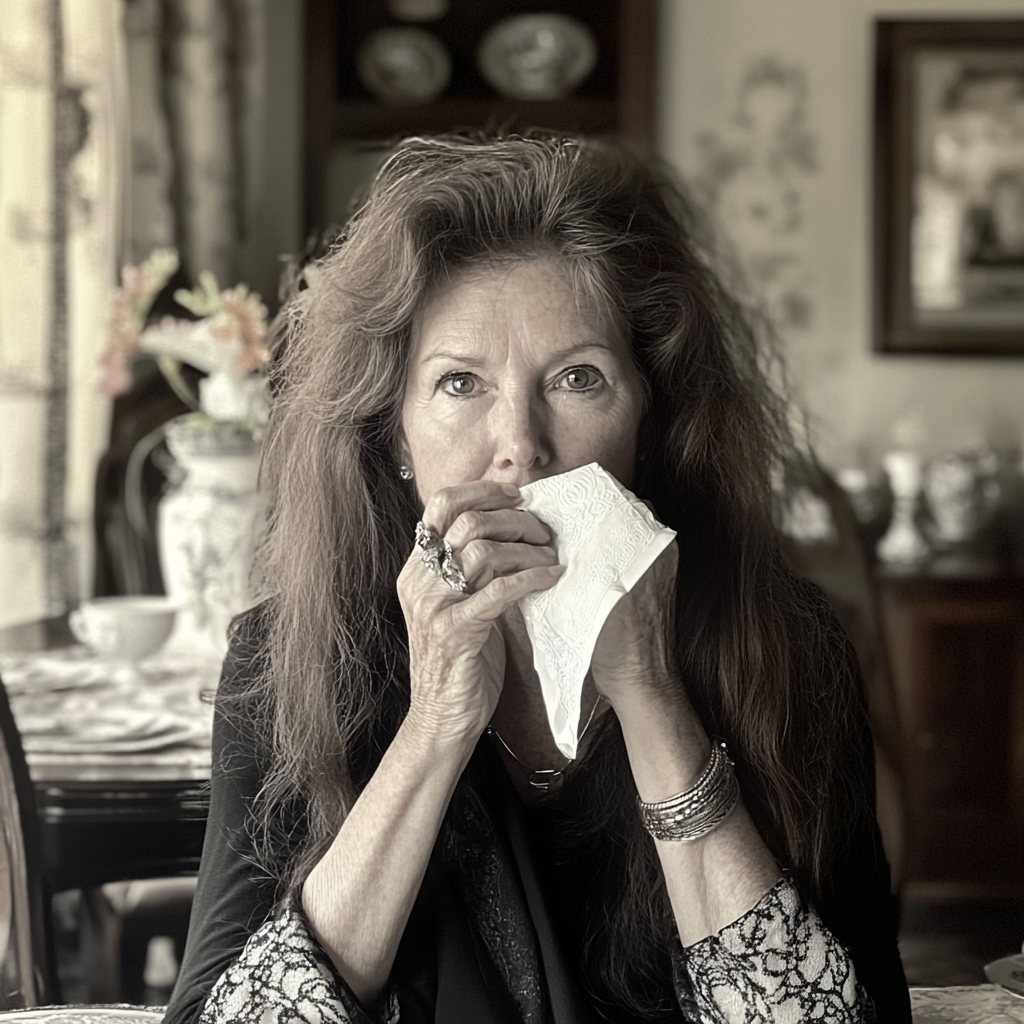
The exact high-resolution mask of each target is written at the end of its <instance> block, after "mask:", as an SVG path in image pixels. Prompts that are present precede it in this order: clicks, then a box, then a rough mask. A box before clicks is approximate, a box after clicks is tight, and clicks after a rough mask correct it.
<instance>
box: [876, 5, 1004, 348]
mask: <svg viewBox="0 0 1024 1024" xmlns="http://www.w3.org/2000/svg"><path fill="white" fill-rule="evenodd" d="M876 43H877V49H876V52H877V78H876V93H875V129H876V135H875V219H876V222H875V275H876V278H875V320H876V328H875V348H876V349H878V350H879V351H882V352H891V353H901V354H909V353H914V352H921V353H930V354H937V353H949V354H961V355H982V354H988V355H993V354H994V355H1014V354H1017V355H1024V21H994V20H985V21H879V22H878V23H877V40H876Z"/></svg>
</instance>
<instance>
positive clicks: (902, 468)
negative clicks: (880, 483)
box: [876, 449, 929, 566]
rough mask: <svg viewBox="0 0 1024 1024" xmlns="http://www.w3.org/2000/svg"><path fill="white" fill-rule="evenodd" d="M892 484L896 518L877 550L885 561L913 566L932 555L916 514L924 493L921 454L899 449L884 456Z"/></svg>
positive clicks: (893, 514) (886, 469) (883, 461)
mask: <svg viewBox="0 0 1024 1024" xmlns="http://www.w3.org/2000/svg"><path fill="white" fill-rule="evenodd" d="M882 466H883V467H884V469H885V472H886V475H887V476H888V477H889V485H890V487H891V488H892V496H893V510H892V520H891V521H890V523H889V529H888V530H887V531H886V534H885V536H884V537H883V538H882V539H881V540H880V541H879V542H878V546H877V548H876V551H877V552H878V557H879V558H880V559H881V560H882V561H883V562H889V563H891V564H893V565H906V566H912V565H917V564H918V563H920V562H923V561H924V560H925V559H926V558H927V557H928V555H929V547H928V542H927V541H926V540H925V539H924V537H923V536H922V534H921V531H920V530H919V529H918V526H917V521H916V514H917V503H918V500H919V498H920V494H921V458H920V456H919V455H918V454H917V453H916V452H912V451H902V450H898V449H897V450H895V451H891V452H888V453H887V454H886V455H885V456H883V458H882Z"/></svg>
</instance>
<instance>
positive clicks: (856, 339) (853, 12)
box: [658, 0, 1024, 466]
mask: <svg viewBox="0 0 1024 1024" xmlns="http://www.w3.org/2000/svg"><path fill="white" fill-rule="evenodd" d="M660 16H661V25H660V31H659V40H660V42H659V46H660V50H659V115H658V116H659V125H658V141H659V149H660V152H661V153H662V155H663V156H664V157H665V158H666V159H668V160H669V161H670V162H671V163H673V164H674V165H675V166H676V167H678V169H679V170H680V171H681V172H682V174H683V175H684V176H685V177H686V178H688V179H689V180H690V181H691V183H695V184H703V183H704V182H705V181H706V179H707V177H708V176H709V173H711V171H712V169H714V168H719V169H720V170H721V172H722V173H723V174H724V177H725V179H726V181H727V184H728V187H727V188H725V189H723V190H722V192H721V194H720V195H718V196H716V198H715V202H716V204H718V209H719V210H720V211H721V212H722V215H723V218H724V219H726V221H728V220H729V219H730V218H731V217H733V213H732V212H731V210H730V208H731V206H732V205H733V199H731V198H729V199H728V201H727V195H729V193H730V191H731V194H732V195H733V196H735V195H740V196H746V197H749V196H751V195H753V196H754V197H755V198H760V197H761V196H762V195H763V194H764V193H767V194H768V195H770V196H771V197H772V202H771V203H770V204H766V205H767V206H768V207H769V208H770V210H771V214H770V215H766V217H765V218H764V220H763V222H756V223H755V224H752V223H751V218H750V217H747V218H746V220H745V221H744V220H743V218H739V220H740V222H741V223H740V224H739V226H738V228H737V227H733V228H731V229H729V230H730V234H734V237H733V244H734V245H735V247H736V249H737V250H739V251H740V253H741V254H743V253H746V252H747V251H748V250H749V251H750V252H757V253H761V252H765V253H768V254H772V253H775V252H776V251H777V252H779V253H780V255H781V257H782V258H781V267H779V268H778V275H779V276H778V278H771V280H772V281H775V280H777V281H778V282H779V283H778V284H771V286H770V287H768V289H767V290H768V298H769V305H771V303H772V302H773V301H774V303H775V308H776V310H777V314H776V315H777V316H779V317H780V319H781V320H782V322H783V323H785V322H787V315H788V323H789V326H788V327H784V329H783V331H782V335H783V340H784V344H785V350H786V355H787V357H788V363H789V370H790V380H791V382H792V383H793V385H794V388H795V390H796V393H797V395H798V397H799V398H800V399H801V401H802V404H803V405H804V406H805V407H806V410H807V412H808V414H809V422H810V426H811V429H812V435H813V439H814V441H815V443H816V445H817V448H818V451H819V453H820V454H821V455H822V457H823V458H825V459H826V461H827V462H829V463H830V464H831V465H833V466H843V465H854V464H857V463H860V462H862V461H863V462H864V463H865V464H873V465H877V463H878V459H879V457H880V455H881V454H882V453H883V452H884V451H886V450H887V449H888V448H889V447H891V446H892V443H893V434H894V429H895V426H896V424H898V422H899V421H900V419H901V417H903V416H904V415H905V414H906V413H907V411H908V410H911V409H913V410H918V411H919V414H920V416H921V417H922V418H923V420H924V421H925V423H926V429H927V442H926V444H927V447H928V449H930V450H933V451H935V452H938V451H943V450H946V451H960V450H964V449H967V448H970V447H971V446H972V445H974V444H975V443H977V442H978V441H979V440H981V439H983V438H987V439H988V440H989V441H993V442H995V441H998V442H999V443H1000V444H1003V443H1006V444H1008V445H1009V444H1016V445H1021V444H1022V443H1024V402H1022V401H1021V396H1022V395H1024V360H1021V359H1019V358H1018V359H998V360H993V359H982V358H970V357H969V358H963V359H960V358H958V359H955V360H953V359H949V358H941V357H926V356H913V357H906V356H892V355H882V354H879V353H876V352H874V351H873V349H872V338H873V274H874V267H873V265H872V224H873V218H874V206H873V189H872V155H873V150H874V111H873V95H874V75H875V64H874V38H875V37H874V24H875V20H876V19H878V18H897V19H909V18H924V19H940V20H944V19H955V18H972V19H973V18H978V19H981V18H1013V19H1018V18H1024V0H842V2H841V3H822V2H821V0H772V2H771V3H765V2H764V0H715V2H714V3H707V2H703V0H663V2H662V3H661V5H660ZM766 57H769V58H770V59H771V60H772V61H773V62H774V63H775V64H776V70H775V71H773V72H772V73H771V74H768V73H764V74H762V75H761V76H760V78H758V76H757V75H756V74H755V69H756V68H757V67H758V66H759V64H761V65H762V66H766V65H764V64H763V63H762V62H765V59H766ZM787 75H788V76H789V77H787ZM796 76H799V77H801V78H802V81H803V87H802V89H803V91H801V87H800V86H799V85H798V84H797V82H796ZM774 79H777V80H778V81H779V83H780V84H779V85H778V86H772V87H770V88H769V87H768V86H767V85H765V86H764V87H759V88H758V89H756V90H755V98H756V104H763V107H764V108H767V111H766V112H762V113H760V114H758V117H757V118H755V119H754V120H753V123H752V122H751V118H750V117H749V115H748V116H747V117H746V119H745V118H744V110H745V108H749V106H750V99H749V93H744V88H745V86H744V83H745V82H751V81H753V82H758V81H760V82H771V81H773V80H774ZM785 83H788V84H785ZM746 88H748V89H749V86H747V87H746ZM767 94H774V97H775V99H774V100H772V102H771V104H769V103H768V102H767V100H766V95H767ZM784 101H785V102H784ZM760 109H762V108H760V107H759V110H760ZM784 112H785V116H783V115H784ZM767 125H774V126H775V128H774V130H772V131H768V130H766V127H765V126H767ZM801 135H802V136H804V138H805V139H809V140H810V142H811V143H812V145H811V146H810V147H809V148H808V149H805V148H804V142H803V141H796V142H794V141H793V140H794V138H795V139H797V140H799V139H800V137H801ZM772 154H774V155H772ZM794 191H795V193H796V194H797V197H798V202H797V204H796V210H797V216H796V217H795V218H794V216H793V212H794V205H793V203H792V200H791V199H786V198H785V197H786V195H787V193H788V194H790V195H792V193H793V192H794ZM740 208H741V209H742V208H743V204H742V203H741V204H740ZM757 223H763V224H764V225H768V226H770V228H771V230H770V231H769V230H768V229H767V228H766V227H765V228H762V227H757ZM748 258H749V257H748ZM791 258H792V259H791ZM768 265H769V267H772V260H768ZM748 273H750V274H751V277H753V278H755V282H756V279H757V273H758V271H750V270H749V268H748ZM769 276H770V275H769ZM762 279H763V278H762ZM783 282H785V284H783ZM766 284H767V282H766ZM773 289H774V291H773ZM788 294H793V295H795V296H797V297H799V298H800V299H805V300H807V303H806V305H805V304H803V303H802V302H800V301H798V302H796V303H795V304H793V303H790V302H789V301H788V300H786V301H782V302H781V303H780V299H781V296H783V295H788ZM780 304H781V306H782V309H781V311H780V310H779V306H780ZM787 309H788V310H789V313H788V314H787V312H786V310H787ZM794 311H795V312H796V318H795V320H794V317H793V315H792V314H793V312H794ZM804 311H806V313H807V316H806V318H803V315H802V313H803V312H804Z"/></svg>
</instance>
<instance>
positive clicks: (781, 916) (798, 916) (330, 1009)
mask: <svg viewBox="0 0 1024 1024" xmlns="http://www.w3.org/2000/svg"><path fill="white" fill-rule="evenodd" d="M510 966H512V965H510V964H508V963H506V964H505V968H506V969H508V968H509V967H510ZM517 966H520V967H521V965H517ZM672 966H673V973H674V976H675V987H676V992H677V995H678V998H679V1005H680V1009H681V1010H682V1011H683V1015H684V1017H685V1018H686V1019H687V1020H691V1021H700V1022H702V1024H804V1022H805V1021H815V1022H820V1024H872V1022H874V1021H875V1012H874V1006H873V1004H872V1002H871V1000H870V999H869V998H868V996H867V994H866V993H865V991H864V989H863V987H862V986H861V985H860V983H859V982H858V981H857V978H856V974H855V972H854V968H853V964H852V962H851V960H850V958H849V955H848V954H847V952H846V950H845V949H844V948H843V946H842V945H841V944H840V943H839V942H838V941H837V940H836V939H835V938H834V937H833V936H832V934H831V933H830V932H829V931H827V930H826V928H825V926H824V925H823V924H822V922H821V919H820V918H819V917H818V915H817V913H816V912H815V911H814V910H813V909H812V908H810V907H808V906H806V905H805V904H804V903H803V901H802V900H801V899H800V896H799V893H798V892H797V890H796V888H795V887H794V885H793V883H792V882H791V881H790V880H789V879H787V878H783V879H781V880H780V881H779V882H778V883H777V884H776V885H775V886H773V887H772V888H771V889H770V890H769V891H768V892H767V893H766V894H765V895H764V897H762V899H761V900H760V901H759V902H758V903H757V904H756V906H754V907H753V908H752V909H751V910H749V911H748V912H747V913H746V914H744V915H743V916H742V917H741V918H739V920H737V921H734V922H733V923H732V924H730V925H728V926H727V927H725V928H723V929H722V931H720V932H718V933H717V934H716V935H709V936H708V937H707V938H706V939H702V940H701V941H700V942H697V943H695V944H694V945H692V946H689V947H687V948H686V949H685V950H684V949H683V948H682V947H681V946H679V945H678V944H677V946H676V948H675V950H674V951H673V957H672ZM513 973H514V974H518V973H521V971H513ZM255 1022H258V1024H398V1022H399V1012H398V998H397V994H396V993H395V991H394V990H393V989H392V990H391V991H390V992H389V993H388V995H387V998H386V999H385V1001H384V1003H383V1005H382V1007H381V1011H380V1013H379V1015H376V1016H371V1015H369V1014H368V1013H367V1012H366V1011H365V1010H364V1009H363V1008H362V1007H361V1006H360V1004H359V1002H358V1000H357V999H356V998H355V996H354V995H353V994H352V992H351V990H350V989H349V987H348V986H347V985H346V984H345V982H344V981H343V980H342V979H341V977H340V976H339V975H338V973H337V971H336V970H335V969H334V965H333V964H332V963H331V961H330V960H329V959H328V957H327V955H326V954H325V953H324V952H323V950H322V949H321V948H320V946H319V944H318V943H317V942H316V940H315V939H314V938H313V937H312V935H310V932H309V927H308V925H307V924H306V920H305V916H304V915H303V914H302V911H301V910H300V909H299V907H298V906H297V904H296V903H295V902H294V901H286V902H285V903H284V904H282V906H281V908H280V909H279V910H278V912H277V914H276V915H275V916H274V917H273V918H272V919H271V920H270V921H268V922H267V923H266V924H264V925H263V927H262V928H260V929H259V930H258V931H257V932H255V933H254V934H253V935H252V936H251V938H250V939H249V941H248V942H247V943H246V944H245V948H244V949H243V950H242V953H241V955H240V956H239V958H238V960H237V961H236V962H235V963H234V964H233V965H232V966H231V967H229V968H228V970H227V971H225V972H224V974H223V975H221V977H220V979H219V980H218V981H217V983H216V984H215V985H214V987H213V990H212V991H211V992H210V996H209V998H208V999H207V1001H206V1006H205V1007H204V1009H203V1012H202V1015H201V1016H200V1024H255Z"/></svg>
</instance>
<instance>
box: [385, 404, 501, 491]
mask: <svg viewBox="0 0 1024 1024" xmlns="http://www.w3.org/2000/svg"><path fill="white" fill-rule="evenodd" d="M469 412H470V411H469V410H465V412H464V414H463V415H459V416H450V417H441V416H436V415H412V416H407V417H406V418H405V422H404V430H405V438H406V444H407V445H408V449H409V454H410V456H411V458H412V464H413V468H414V471H415V473H416V489H417V492H418V493H419V495H420V498H421V499H422V500H423V501H424V502H425V501H426V500H427V499H428V498H429V497H430V496H431V495H432V494H434V493H435V492H436V491H439V490H440V489H441V488H442V487H452V486H454V485H455V484H463V483H468V482H470V481H472V480H479V479H481V478H482V477H483V474H484V472H485V471H486V469H487V467H488V466H489V464H490V459H489V450H488V448H487V445H486V437H487V431H486V429H485V425H484V424H482V423H480V422H478V419H479V417H477V416H473V415H470V414H469Z"/></svg>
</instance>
